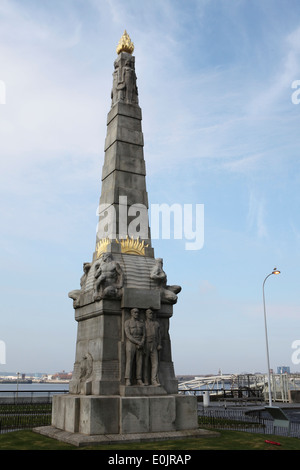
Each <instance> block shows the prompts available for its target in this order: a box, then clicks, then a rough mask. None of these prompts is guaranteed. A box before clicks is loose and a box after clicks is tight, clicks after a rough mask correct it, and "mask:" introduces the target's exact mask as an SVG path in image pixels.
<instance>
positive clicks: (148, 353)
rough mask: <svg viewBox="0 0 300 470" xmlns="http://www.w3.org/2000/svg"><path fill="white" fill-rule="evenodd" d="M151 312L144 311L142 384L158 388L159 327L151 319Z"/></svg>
mask: <svg viewBox="0 0 300 470" xmlns="http://www.w3.org/2000/svg"><path fill="white" fill-rule="evenodd" d="M153 316H154V314H153V311H152V310H151V309H147V310H146V322H145V330H146V341H145V365H144V384H145V385H149V381H150V383H151V385H155V386H158V385H160V383H159V380H158V366H159V351H160V350H161V348H162V346H161V336H160V326H159V323H158V321H156V320H154V319H153Z"/></svg>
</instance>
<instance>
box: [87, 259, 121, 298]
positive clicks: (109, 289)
mask: <svg viewBox="0 0 300 470" xmlns="http://www.w3.org/2000/svg"><path fill="white" fill-rule="evenodd" d="M95 268H96V271H95V279H96V282H95V290H94V300H101V299H104V298H120V297H121V291H120V290H121V289H122V287H123V281H124V277H123V271H122V268H121V266H120V265H119V263H117V262H116V261H114V260H113V257H112V255H111V253H104V254H103V255H102V258H101V260H100V262H99V263H97V264H96V265H95Z"/></svg>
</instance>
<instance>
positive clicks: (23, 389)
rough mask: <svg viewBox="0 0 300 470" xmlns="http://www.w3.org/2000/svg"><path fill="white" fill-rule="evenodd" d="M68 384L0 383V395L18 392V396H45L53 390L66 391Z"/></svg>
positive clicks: (12, 394) (5, 395) (4, 395)
mask: <svg viewBox="0 0 300 470" xmlns="http://www.w3.org/2000/svg"><path fill="white" fill-rule="evenodd" d="M68 391H69V384H68V382H66V383H53V382H52V383H32V384H23V383H19V384H16V383H12V384H7V383H6V384H3V383H0V397H9V396H14V395H16V394H19V395H20V396H32V395H33V396H35V397H38V396H45V395H49V394H50V395H52V394H53V393H55V392H59V393H62V392H68Z"/></svg>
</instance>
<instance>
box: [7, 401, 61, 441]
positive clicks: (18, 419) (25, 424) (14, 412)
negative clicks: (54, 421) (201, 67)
mask: <svg viewBox="0 0 300 470" xmlns="http://www.w3.org/2000/svg"><path fill="white" fill-rule="evenodd" d="M51 412H52V405H51V403H20V404H7V403H5V404H3V403H0V434H1V433H6V432H9V431H17V430H20V429H32V428H34V427H38V426H48V425H50V424H51Z"/></svg>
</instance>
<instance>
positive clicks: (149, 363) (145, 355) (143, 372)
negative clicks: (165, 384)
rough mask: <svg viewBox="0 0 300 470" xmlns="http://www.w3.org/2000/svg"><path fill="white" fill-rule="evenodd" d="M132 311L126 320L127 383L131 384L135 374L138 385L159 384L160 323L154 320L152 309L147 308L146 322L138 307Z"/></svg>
mask: <svg viewBox="0 0 300 470" xmlns="http://www.w3.org/2000/svg"><path fill="white" fill-rule="evenodd" d="M130 313H131V318H130V319H129V320H127V321H126V322H125V337H126V367H125V385H127V386H128V385H131V379H132V377H133V376H134V375H135V376H136V384H137V385H150V384H151V385H155V386H159V385H160V383H159V380H158V365H159V351H160V350H161V335H160V326H159V323H158V321H155V320H154V318H153V311H152V310H151V309H147V310H146V321H145V322H143V321H142V320H140V318H139V310H138V309H137V308H133V309H132V310H131V312H130ZM134 361H135V374H134V370H133V368H134ZM143 377H144V381H143Z"/></svg>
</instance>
